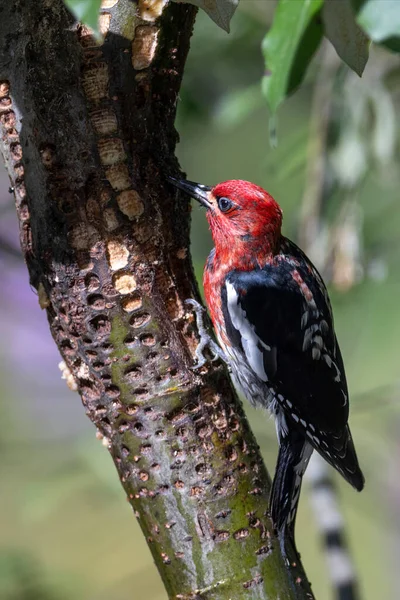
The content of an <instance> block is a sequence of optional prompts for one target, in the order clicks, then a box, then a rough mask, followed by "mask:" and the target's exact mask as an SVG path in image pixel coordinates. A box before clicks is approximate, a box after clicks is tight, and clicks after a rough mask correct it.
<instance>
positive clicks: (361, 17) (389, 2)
mask: <svg viewBox="0 0 400 600" xmlns="http://www.w3.org/2000/svg"><path fill="white" fill-rule="evenodd" d="M353 3H354V5H355V8H356V9H357V23H358V24H359V25H360V27H362V29H364V31H365V32H366V33H367V34H368V35H369V37H370V38H371V40H373V41H374V42H382V41H383V40H386V39H387V38H391V37H398V36H399V33H400V2H399V0H364V1H362V0H353Z"/></svg>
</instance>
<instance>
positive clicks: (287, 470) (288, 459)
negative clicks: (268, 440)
mask: <svg viewBox="0 0 400 600" xmlns="http://www.w3.org/2000/svg"><path fill="white" fill-rule="evenodd" d="M278 437H279V454H278V460H277V464H276V470H275V477H274V480H273V483H272V490H271V498H270V510H271V518H272V522H273V523H274V525H275V528H276V530H277V533H278V538H279V543H280V546H281V551H282V555H283V556H284V557H285V558H286V557H287V550H286V545H285V544H286V541H287V540H290V541H291V543H292V544H293V546H294V547H295V541H294V525H295V520H296V513H297V505H298V502H299V498H300V490H301V482H302V478H303V475H304V472H305V470H306V468H307V465H308V461H309V460H310V457H311V454H312V452H313V448H312V446H311V445H310V444H309V443H308V442H307V441H306V440H305V439H304V436H303V435H302V434H301V433H299V432H298V431H296V430H295V429H292V428H290V427H289V428H287V429H285V430H284V431H282V429H281V430H280V431H279V432H278Z"/></svg>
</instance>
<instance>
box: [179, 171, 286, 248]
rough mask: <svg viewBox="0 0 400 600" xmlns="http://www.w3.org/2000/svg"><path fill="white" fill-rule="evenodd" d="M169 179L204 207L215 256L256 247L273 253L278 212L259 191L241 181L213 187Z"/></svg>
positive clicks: (279, 221)
mask: <svg viewBox="0 0 400 600" xmlns="http://www.w3.org/2000/svg"><path fill="white" fill-rule="evenodd" d="M169 179H170V181H171V182H172V183H173V184H174V185H175V186H176V187H178V188H180V189H182V190H183V191H185V192H187V193H188V194H189V195H190V196H192V198H195V199H196V200H198V201H199V202H200V204H202V205H203V206H205V207H206V209H207V219H208V222H209V224H210V229H211V234H212V237H213V240H214V244H215V248H216V251H217V253H223V252H225V251H229V252H230V253H232V252H235V251H236V252H239V253H240V252H243V251H244V250H245V249H246V248H247V249H248V248H249V247H252V248H257V247H260V246H262V247H263V248H264V250H265V251H267V252H268V251H269V252H272V253H274V250H275V249H276V248H277V246H278V244H279V240H280V235H281V225H282V211H281V209H280V207H279V205H278V203H277V202H275V200H274V199H273V197H272V196H271V195H270V194H268V192H266V191H265V190H264V189H263V188H261V187H259V186H258V185H255V184H254V183H251V182H250V181H242V180H241V179H233V180H230V181H224V182H223V183H219V184H217V185H216V186H214V187H208V186H205V185H201V184H198V183H193V182H191V181H185V180H177V179H173V178H172V177H170V178H169Z"/></svg>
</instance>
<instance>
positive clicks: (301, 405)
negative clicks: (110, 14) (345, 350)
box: [169, 177, 364, 555]
mask: <svg viewBox="0 0 400 600" xmlns="http://www.w3.org/2000/svg"><path fill="white" fill-rule="evenodd" d="M169 180H170V181H171V182H172V183H173V184H174V185H175V186H176V187H178V188H180V189H181V190H183V191H185V192H186V193H187V194H189V195H190V196H192V197H193V198H195V199H196V200H198V201H199V202H200V204H202V205H203V206H204V207H205V208H206V209H207V213H206V214H207V219H208V222H209V224H210V228H211V233H212V237H213V240H214V244H215V248H213V250H212V251H211V253H210V255H209V257H208V260H207V263H206V265H205V269H204V291H205V296H206V300H207V304H208V307H209V310H210V316H211V319H212V322H213V324H214V328H215V331H216V334H217V337H218V340H219V343H220V345H221V347H222V350H223V355H224V358H225V360H226V361H227V362H228V364H229V365H230V367H231V372H232V376H233V378H234V380H235V382H236V384H237V385H238V387H239V388H240V389H241V390H242V391H243V393H244V395H245V397H246V398H247V399H248V400H249V401H250V402H251V404H253V405H261V406H263V407H265V408H268V409H269V410H270V411H271V413H272V414H273V415H274V416H275V422H276V430H277V435H278V441H279V455H278V461H277V466H276V472H275V477H274V480H273V484H272V490H271V500H270V510H271V517H272V520H273V523H274V525H275V527H276V529H277V533H278V537H279V539H280V543H281V547H282V550H283V551H284V553H285V555H286V552H285V540H286V539H287V537H289V538H290V539H291V541H292V542H293V543H294V522H295V517H296V511H297V504H298V500H299V495H300V487H301V481H302V477H303V475H304V472H305V469H306V467H307V464H308V461H309V459H310V456H311V454H312V452H313V450H316V451H317V452H319V454H320V455H321V456H322V457H323V458H324V459H325V460H326V461H327V462H328V463H329V464H331V465H332V466H333V467H334V468H335V469H337V471H339V473H340V474H341V475H342V476H343V477H344V478H345V479H346V481H348V482H349V483H350V484H351V485H352V486H353V487H355V488H356V489H357V490H362V488H363V486H364V477H363V474H362V472H361V470H360V467H359V465H358V460H357V456H356V452H355V449H354V445H353V440H352V437H351V433H350V429H349V426H348V424H347V420H348V416H349V395H348V391H347V383H346V375H345V372H344V366H343V361H342V356H341V353H340V349H339V346H338V343H337V339H336V336H335V331H334V327H333V317H332V309H331V305H330V302H329V298H328V293H327V290H326V288H325V285H324V283H323V281H322V278H321V276H320V275H319V273H318V271H317V270H316V268H315V267H314V266H313V264H312V263H311V262H310V260H309V259H308V258H307V256H306V255H305V254H304V253H303V252H302V251H301V250H300V249H299V248H298V247H297V246H296V245H295V244H294V243H293V242H291V241H290V240H288V239H287V238H285V237H284V236H283V235H282V234H281V225H282V211H281V209H280V207H279V205H278V204H277V203H276V202H275V200H274V199H273V198H272V197H271V196H270V195H269V194H268V193H267V192H266V191H265V190H263V189H262V188H260V187H258V186H256V185H254V184H253V183H249V182H247V181H241V180H233V181H225V182H224V183H220V184H218V185H216V186H215V187H213V188H211V187H207V186H204V185H199V184H196V183H193V182H190V181H185V180H177V179H174V178H171V177H170V178H169ZM203 362H204V361H203Z"/></svg>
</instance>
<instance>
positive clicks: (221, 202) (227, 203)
mask: <svg viewBox="0 0 400 600" xmlns="http://www.w3.org/2000/svg"><path fill="white" fill-rule="evenodd" d="M232 206H233V202H232V201H231V200H229V198H224V197H222V198H218V208H219V210H220V211H221V212H228V210H229V209H230V208H232Z"/></svg>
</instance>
